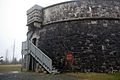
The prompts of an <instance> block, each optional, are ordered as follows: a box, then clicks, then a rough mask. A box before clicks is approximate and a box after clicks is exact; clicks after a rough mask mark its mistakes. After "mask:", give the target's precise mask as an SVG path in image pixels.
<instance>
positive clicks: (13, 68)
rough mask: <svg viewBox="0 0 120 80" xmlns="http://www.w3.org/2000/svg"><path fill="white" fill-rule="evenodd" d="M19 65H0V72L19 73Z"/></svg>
mask: <svg viewBox="0 0 120 80" xmlns="http://www.w3.org/2000/svg"><path fill="white" fill-rule="evenodd" d="M21 67H22V66H21V64H16V65H0V72H9V71H21Z"/></svg>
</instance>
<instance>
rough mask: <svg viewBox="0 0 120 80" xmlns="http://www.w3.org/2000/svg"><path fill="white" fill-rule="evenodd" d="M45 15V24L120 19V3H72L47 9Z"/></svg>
mask: <svg viewBox="0 0 120 80" xmlns="http://www.w3.org/2000/svg"><path fill="white" fill-rule="evenodd" d="M43 13H44V21H43V24H48V23H53V22H58V21H64V20H74V19H83V18H120V1H118V0H100V1H99V0H79V1H70V2H64V3H60V4H56V5H52V6H49V7H46V8H44V9H43Z"/></svg>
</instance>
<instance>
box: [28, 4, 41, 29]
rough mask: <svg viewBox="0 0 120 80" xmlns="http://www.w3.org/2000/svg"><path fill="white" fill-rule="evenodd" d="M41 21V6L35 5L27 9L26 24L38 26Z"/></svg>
mask: <svg viewBox="0 0 120 80" xmlns="http://www.w3.org/2000/svg"><path fill="white" fill-rule="evenodd" d="M41 23H42V7H41V6H38V5H35V6H33V7H32V8H30V9H29V10H28V11H27V25H28V26H31V25H33V26H34V27H37V28H40V27H41Z"/></svg>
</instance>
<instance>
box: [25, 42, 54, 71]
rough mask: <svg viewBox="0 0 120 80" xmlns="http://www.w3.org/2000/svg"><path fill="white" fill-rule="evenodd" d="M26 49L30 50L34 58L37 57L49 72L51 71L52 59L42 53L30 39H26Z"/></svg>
mask: <svg viewBox="0 0 120 80" xmlns="http://www.w3.org/2000/svg"><path fill="white" fill-rule="evenodd" d="M27 43H28V50H30V51H31V52H32V55H34V58H35V59H39V61H40V64H41V65H42V66H43V67H44V68H45V69H46V70H47V71H48V72H50V73H51V71H52V60H51V59H50V58H49V57H48V56H47V55H46V54H44V53H43V52H42V51H41V50H40V49H39V48H37V47H36V46H35V45H34V44H33V43H32V42H31V41H27Z"/></svg>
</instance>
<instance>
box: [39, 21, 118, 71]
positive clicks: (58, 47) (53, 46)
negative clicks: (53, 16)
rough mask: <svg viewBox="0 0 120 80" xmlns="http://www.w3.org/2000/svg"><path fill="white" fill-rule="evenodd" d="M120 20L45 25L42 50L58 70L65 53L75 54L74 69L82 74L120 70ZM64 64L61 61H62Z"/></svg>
mask: <svg viewBox="0 0 120 80" xmlns="http://www.w3.org/2000/svg"><path fill="white" fill-rule="evenodd" d="M119 26H120V21H119V20H82V21H71V22H62V23H55V24H51V25H47V26H44V29H45V30H46V31H45V32H41V34H40V36H41V38H40V39H39V48H40V49H41V50H42V51H43V52H45V53H46V54H47V55H48V56H49V57H50V58H51V59H52V60H53V63H54V64H55V66H56V67H57V68H59V69H64V67H63V65H64V66H65V63H64V60H65V54H66V52H67V51H72V52H73V53H74V61H73V64H74V68H75V69H79V70H81V71H85V70H90V71H101V70H105V69H107V70H110V69H111V67H112V69H117V70H118V69H120V62H119V61H120V58H119V57H120V45H119V44H120V27H119ZM61 61H62V62H61Z"/></svg>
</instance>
